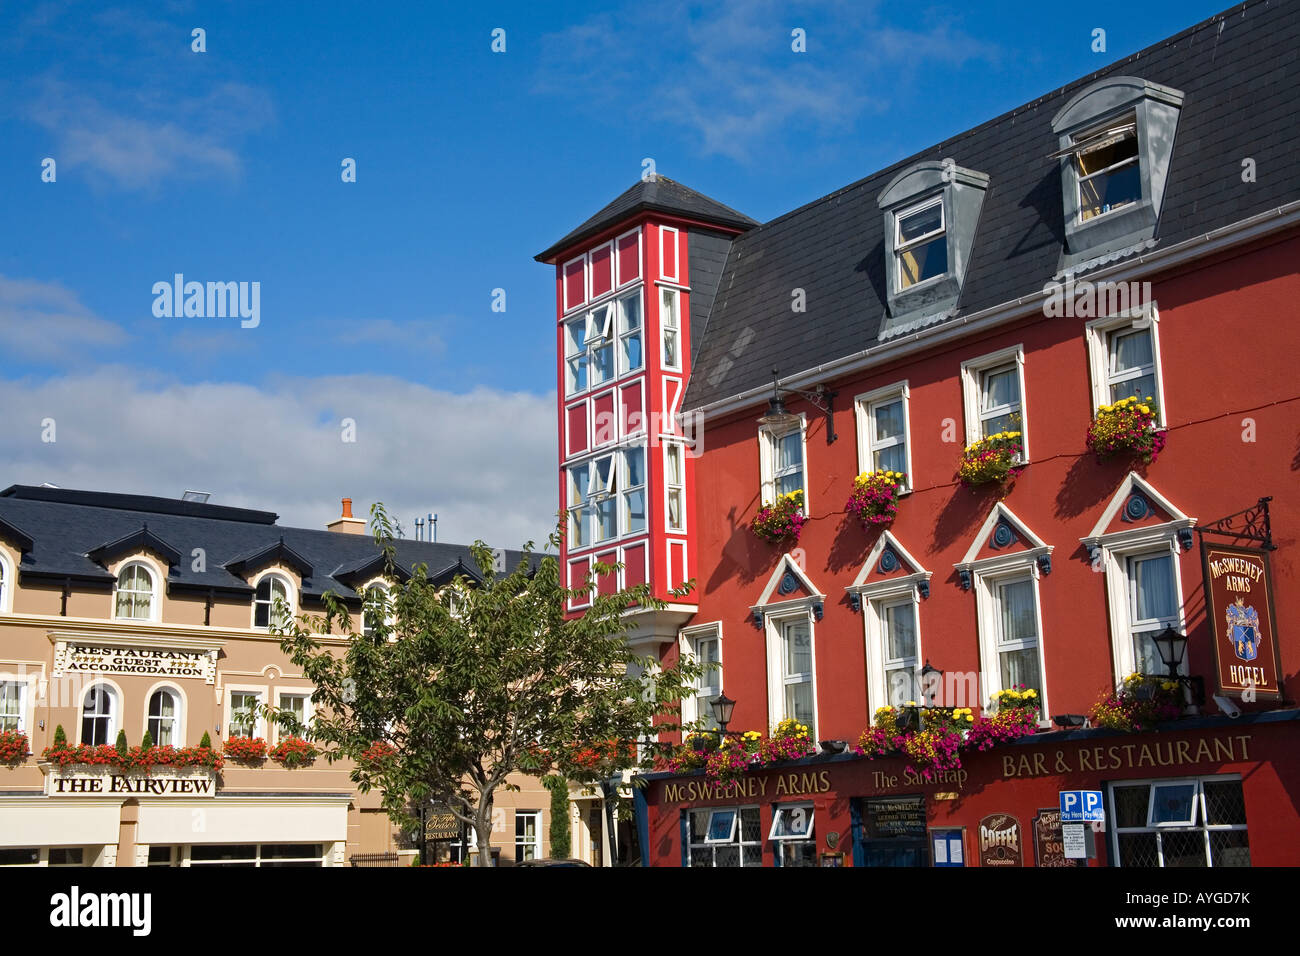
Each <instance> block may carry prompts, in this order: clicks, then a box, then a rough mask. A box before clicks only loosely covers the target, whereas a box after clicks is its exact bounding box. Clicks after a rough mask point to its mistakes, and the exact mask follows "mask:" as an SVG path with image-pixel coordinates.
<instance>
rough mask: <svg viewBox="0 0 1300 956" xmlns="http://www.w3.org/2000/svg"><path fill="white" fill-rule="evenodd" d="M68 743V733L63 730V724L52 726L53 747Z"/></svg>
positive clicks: (61, 746) (59, 747)
mask: <svg viewBox="0 0 1300 956" xmlns="http://www.w3.org/2000/svg"><path fill="white" fill-rule="evenodd" d="M67 745H68V735H67V734H65V733H64V732H63V725H62V724H59V725H58V726H56V727H55V728H54V749H55V750H59V749H61V748H63V747H66V746H67Z"/></svg>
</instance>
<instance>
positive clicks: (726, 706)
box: [709, 692, 736, 737]
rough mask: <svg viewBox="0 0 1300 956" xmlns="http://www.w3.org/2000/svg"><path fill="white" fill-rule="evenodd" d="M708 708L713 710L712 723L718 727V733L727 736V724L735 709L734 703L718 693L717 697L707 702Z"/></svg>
mask: <svg viewBox="0 0 1300 956" xmlns="http://www.w3.org/2000/svg"><path fill="white" fill-rule="evenodd" d="M709 707H711V708H712V709H713V721H714V723H716V724H717V725H718V733H719V734H720V735H721V736H723V737H725V736H727V724H729V723H731V713H732V711H734V710H735V709H736V702H735V701H734V700H732V699H731V698H730V697H728V696H727V695H726V694H724V693H721V692H719V693H718V696H717V697H715V698H713V700H711V701H709Z"/></svg>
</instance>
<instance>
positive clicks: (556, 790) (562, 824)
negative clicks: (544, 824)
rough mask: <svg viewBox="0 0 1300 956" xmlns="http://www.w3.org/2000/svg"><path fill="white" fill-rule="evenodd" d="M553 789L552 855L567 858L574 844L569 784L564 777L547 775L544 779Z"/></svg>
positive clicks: (558, 858) (560, 858) (555, 857)
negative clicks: (571, 839) (570, 827)
mask: <svg viewBox="0 0 1300 956" xmlns="http://www.w3.org/2000/svg"><path fill="white" fill-rule="evenodd" d="M543 782H544V783H545V784H546V786H547V787H548V788H549V789H550V791H551V856H552V858H554V859H557V860H562V859H567V858H568V856H569V854H570V852H572V846H571V845H570V840H569V836H570V830H569V784H568V782H567V781H566V780H565V779H564V778H563V777H547V778H546V779H545V780H544V781H543Z"/></svg>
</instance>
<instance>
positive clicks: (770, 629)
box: [763, 567, 821, 736]
mask: <svg viewBox="0 0 1300 956" xmlns="http://www.w3.org/2000/svg"><path fill="white" fill-rule="evenodd" d="M779 570H780V568H779V567H778V571H779ZM763 620H764V623H765V626H766V629H767V707H768V721H769V723H770V724H771V726H770V727H769V728H768V729H769V730H773V729H775V728H776V725H777V724H779V723H780V722H781V721H782V720H785V719H786V718H787V717H794V714H787V713H786V712H785V689H786V687H787V686H788V685H792V684H802V683H805V681H802V680H794V679H793V675H790V674H788V673H787V672H786V646H785V645H786V636H785V628H786V627H787V626H788V625H790V624H800V623H804V622H806V623H807V625H808V642H809V656H810V658H811V665H812V671H811V672H810V673H809V674H808V680H807V683H808V684H809V686H810V687H811V690H812V709H813V726H812V730H813V731H814V736H815V735H816V733H817V732H820V729H821V714H820V712H819V711H818V708H817V624H816V621H815V620H814V615H813V612H812V609H811V608H808V607H804V608H801V609H798V610H795V611H792V612H771V613H768V614H765V615H764V616H763Z"/></svg>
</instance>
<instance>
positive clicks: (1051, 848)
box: [1034, 809, 1084, 866]
mask: <svg viewBox="0 0 1300 956" xmlns="http://www.w3.org/2000/svg"><path fill="white" fill-rule="evenodd" d="M1034 856H1035V857H1036V858H1037V862H1038V865H1039V866H1083V865H1084V863H1083V861H1082V860H1071V859H1070V858H1069V857H1067V856H1066V855H1065V836H1064V834H1063V833H1062V832H1061V811H1060V810H1058V809H1051V810H1047V809H1044V810H1039V811H1038V815H1037V816H1035V817H1034Z"/></svg>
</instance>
